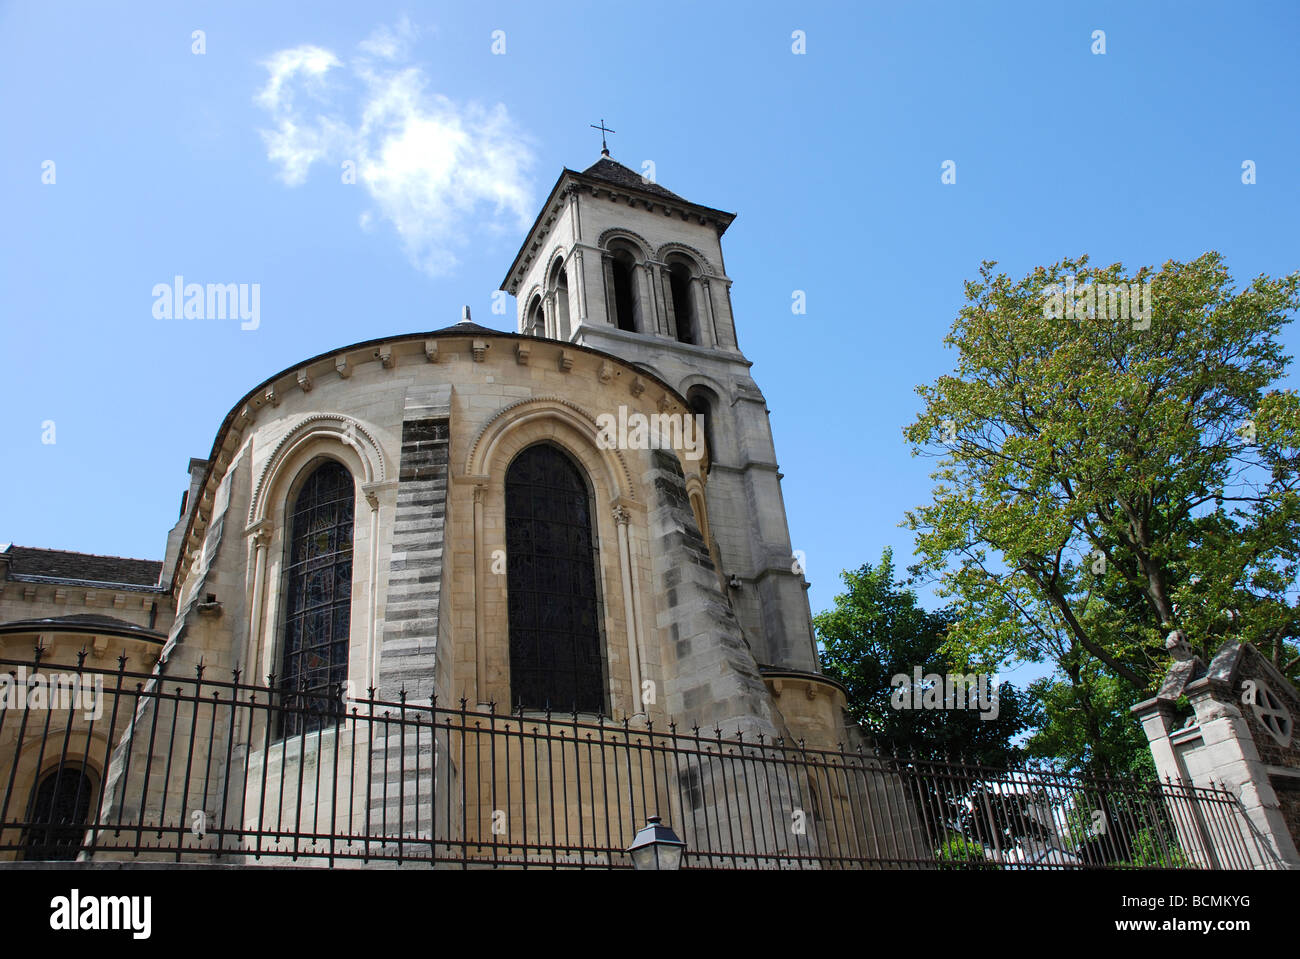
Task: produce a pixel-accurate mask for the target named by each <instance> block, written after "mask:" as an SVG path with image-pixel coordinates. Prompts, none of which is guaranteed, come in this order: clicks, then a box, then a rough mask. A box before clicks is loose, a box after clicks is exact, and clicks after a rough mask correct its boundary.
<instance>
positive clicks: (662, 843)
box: [627, 816, 686, 869]
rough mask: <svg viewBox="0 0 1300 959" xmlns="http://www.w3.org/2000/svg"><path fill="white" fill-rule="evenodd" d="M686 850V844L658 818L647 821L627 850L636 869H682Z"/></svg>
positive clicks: (654, 817) (653, 817)
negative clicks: (683, 854)
mask: <svg viewBox="0 0 1300 959" xmlns="http://www.w3.org/2000/svg"><path fill="white" fill-rule="evenodd" d="M685 850H686V843H684V842H682V841H681V840H680V839H678V838H677V833H675V832H673V831H672V830H671V829H670V828H669V827H667V826H665V825H664V824H663V823H662V822H660V820H659V817H658V816H651V817H650V818H649V819H647V820H646V824H645V826H644V827H643V828H642V829H641V831H640V832H638V833H637V834H636V838H635V839H633V840H632V845H630V846H628V848H627V852H628V855H630V856H631V857H632V865H633V867H634V868H636V869H680V868H681V867H682V853H683V852H684V851H685Z"/></svg>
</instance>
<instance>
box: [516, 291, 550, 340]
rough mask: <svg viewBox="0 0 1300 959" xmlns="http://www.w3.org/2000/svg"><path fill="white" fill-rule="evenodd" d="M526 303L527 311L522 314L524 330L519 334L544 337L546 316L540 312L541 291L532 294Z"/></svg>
mask: <svg viewBox="0 0 1300 959" xmlns="http://www.w3.org/2000/svg"><path fill="white" fill-rule="evenodd" d="M527 302H528V309H527V310H526V311H525V312H524V328H523V330H522V331H521V332H523V333H524V334H525V335H526V336H545V335H546V316H545V314H544V313H543V311H542V294H541V291H537V292H535V293H533V294H532V298H531V299H529V300H528V301H527Z"/></svg>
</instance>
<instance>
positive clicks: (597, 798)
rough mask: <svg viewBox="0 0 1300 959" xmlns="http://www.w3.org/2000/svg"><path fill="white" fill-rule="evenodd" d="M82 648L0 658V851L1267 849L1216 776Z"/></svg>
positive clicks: (1002, 857) (1081, 858)
mask: <svg viewBox="0 0 1300 959" xmlns="http://www.w3.org/2000/svg"><path fill="white" fill-rule="evenodd" d="M85 659H86V657H85V655H84V654H82V655H81V656H80V657H78V662H77V664H75V665H70V666H59V665H52V664H48V663H45V662H43V661H42V660H41V657H40V655H39V654H38V655H37V656H35V657H33V658H32V659H31V660H27V661H19V660H0V860H4V859H24V858H26V859H37V858H39V859H61V858H63V859H70V858H81V859H92V860H93V859H115V860H120V859H124V858H142V859H164V860H170V861H176V862H179V861H196V862H228V863H247V864H255V863H275V864H290V863H300V864H304V863H310V864H319V865H329V866H342V865H348V866H352V865H364V864H368V863H377V862H383V863H390V864H409V865H425V866H430V865H437V866H442V867H446V866H449V867H457V868H491V867H503V866H506V867H523V868H624V867H628V866H630V865H631V861H630V858H629V857H628V855H627V853H626V851H625V850H626V849H627V848H628V846H629V845H630V844H631V842H632V839H633V836H634V835H635V833H636V831H637V829H638V828H639V827H640V826H642V825H644V824H645V822H646V820H647V819H648V818H649V817H650V816H659V817H661V818H662V820H663V822H664V823H665V824H667V825H669V826H670V827H671V828H673V829H674V830H675V831H676V832H677V833H678V835H679V836H681V838H682V839H683V840H684V841H685V842H686V855H685V859H684V865H685V866H686V867H687V868H713V869H843V868H902V869H916V868H921V869H975V870H978V869H1079V868H1145V867H1162V868H1204V869H1216V868H1276V867H1277V866H1278V860H1277V857H1276V855H1275V854H1274V852H1273V851H1272V850H1271V849H1270V848H1269V846H1268V843H1267V842H1266V841H1265V840H1264V838H1263V837H1261V836H1259V835H1258V834H1257V833H1256V832H1255V831H1254V830H1253V828H1252V824H1251V822H1250V820H1249V819H1248V818H1247V817H1246V815H1245V814H1244V813H1243V811H1242V809H1241V806H1240V804H1239V802H1238V801H1237V799H1236V797H1235V796H1234V795H1233V793H1232V792H1230V791H1229V790H1227V789H1223V788H1212V789H1209V788H1202V787H1195V786H1191V785H1187V784H1183V783H1175V782H1163V783H1158V782H1138V781H1134V780H1133V779H1130V778H1126V777H1083V776H1078V775H1071V774H1066V773H1061V772H1056V771H1052V770H1048V769H1030V768H1025V769H1011V770H1007V769H994V768H991V767H984V766H978V765H973V764H967V763H954V762H934V761H928V760H921V759H916V758H906V757H902V756H897V755H888V754H886V753H885V752H884V751H883V750H871V749H867V748H861V749H837V750H819V749H810V748H806V747H805V746H804V744H802V743H788V742H784V741H782V740H779V739H777V740H773V739H771V738H768V737H764V736H761V735H756V734H749V735H746V734H745V733H743V732H742V731H740V730H737V731H735V732H734V733H731V734H728V733H727V732H724V730H722V729H714V730H708V731H706V730H700V729H698V728H696V729H692V730H690V731H689V732H684V731H682V730H680V729H678V728H677V727H675V726H669V728H668V729H667V730H666V731H665V730H657V729H654V728H652V727H649V726H646V727H638V726H634V725H632V724H631V723H628V722H626V721H623V722H615V721H613V720H604V721H600V720H596V721H582V720H579V719H578V718H577V717H576V716H570V717H567V718H566V717H563V716H557V715H551V714H548V713H537V714H523V715H521V714H501V713H498V712H496V711H495V710H494V709H491V708H489V709H487V710H478V709H469V708H467V704H466V703H465V702H464V701H461V702H460V703H459V704H457V705H456V706H454V707H448V706H445V705H442V704H439V703H438V702H436V701H434V700H433V699H432V698H429V699H426V700H424V701H423V702H415V701H412V700H410V699H408V698H407V697H406V696H405V695H401V696H399V698H398V700H397V701H396V702H385V701H380V700H377V699H375V698H374V695H373V691H371V694H370V696H369V697H367V698H365V699H359V700H358V699H352V700H346V701H345V700H344V699H343V698H342V695H341V691H339V693H337V694H336V693H335V692H333V691H331V692H330V693H329V694H313V693H311V692H309V691H307V690H298V691H295V692H293V693H292V694H286V693H285V692H284V691H283V690H281V689H279V688H277V686H276V683H275V680H274V677H272V678H271V679H270V681H269V683H268V685H266V686H259V685H249V684H245V683H242V682H241V681H240V677H239V674H238V673H237V672H236V673H235V674H234V675H233V676H232V677H231V679H230V680H228V681H218V680H214V679H212V678H210V677H209V676H208V675H207V674H206V673H205V671H204V670H203V669H202V668H201V667H200V668H199V669H198V670H196V671H195V673H194V675H192V676H186V677H171V676H166V675H159V674H144V673H136V672H131V671H128V670H127V669H126V668H125V666H126V664H125V661H124V660H123V661H119V668H118V669H116V670H113V669H97V668H93V667H90V666H87V665H86V663H85ZM73 686H76V687H77V689H76V690H74V691H72V692H69V688H70V687H73ZM37 690H43V691H44V695H41V696H38V695H35V693H36V691H37ZM88 690H89V691H88ZM308 717H310V721H306V720H307V718H308ZM286 728H287V729H291V730H295V732H294V733H293V734H291V735H288V736H284V737H281V736H280V735H279V733H278V731H279V730H282V729H286Z"/></svg>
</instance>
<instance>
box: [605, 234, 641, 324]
mask: <svg viewBox="0 0 1300 959" xmlns="http://www.w3.org/2000/svg"><path fill="white" fill-rule="evenodd" d="M611 267H612V269H613V274H614V314H615V318H616V320H617V321H618V328H619V329H620V330H626V331H627V332H629V333H635V332H636V331H637V312H638V311H637V299H636V260H635V259H633V257H632V254H631V253H629V252H628V251H627V250H625V249H618V250H616V251H615V252H614V258H613V262H612V264H611Z"/></svg>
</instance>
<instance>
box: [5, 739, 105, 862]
mask: <svg viewBox="0 0 1300 959" xmlns="http://www.w3.org/2000/svg"><path fill="white" fill-rule="evenodd" d="M94 798H95V781H94V779H93V778H91V776H90V773H89V771H88V770H87V769H86V768H85V767H84V766H80V765H77V764H72V763H67V764H64V765H61V766H58V767H56V768H55V769H52V770H50V771H49V772H48V773H46V774H45V777H44V778H43V779H42V780H41V781H40V784H39V785H38V786H37V787H36V790H35V792H33V793H32V802H31V810H30V811H29V813H28V816H27V821H28V822H30V823H31V826H29V827H28V829H27V834H26V836H25V837H24V839H23V859H25V860H28V861H34V860H62V861H66V860H72V859H76V858H77V853H78V852H80V851H81V843H82V839H83V838H84V837H85V834H86V824H87V822H89V820H90V804H91V800H92V799H94Z"/></svg>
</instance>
